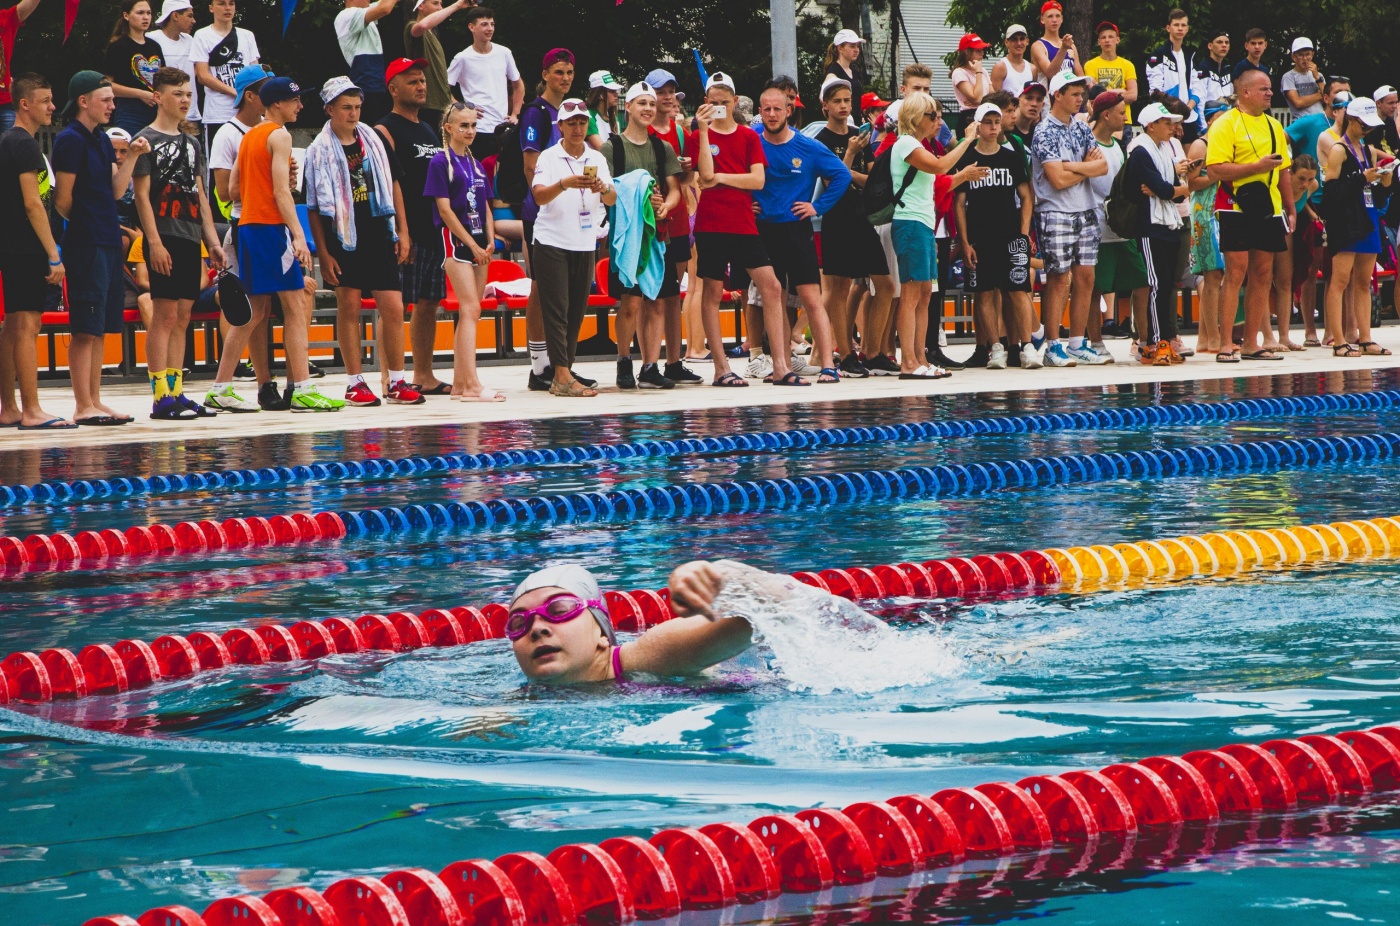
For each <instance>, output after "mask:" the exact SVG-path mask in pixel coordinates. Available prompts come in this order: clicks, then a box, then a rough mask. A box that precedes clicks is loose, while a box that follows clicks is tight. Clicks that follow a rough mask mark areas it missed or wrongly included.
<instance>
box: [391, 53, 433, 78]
mask: <svg viewBox="0 0 1400 926" xmlns="http://www.w3.org/2000/svg"><path fill="white" fill-rule="evenodd" d="M414 68H418V69H419V70H420V71H426V70H427V69H428V61H427V59H426V58H395V59H394V60H393V61H390V62H389V65H388V67H386V68H384V83H386V84H387V83H388V82H389V81H391V80H393V79H394V78H395V77H398V76H399V75H400V74H402V73H403V72H404V71H411V70H413V69H414Z"/></svg>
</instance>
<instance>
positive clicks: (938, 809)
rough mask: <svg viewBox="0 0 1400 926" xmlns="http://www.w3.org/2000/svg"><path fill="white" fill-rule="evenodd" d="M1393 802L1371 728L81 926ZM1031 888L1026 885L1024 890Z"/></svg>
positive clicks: (753, 887)
mask: <svg viewBox="0 0 1400 926" xmlns="http://www.w3.org/2000/svg"><path fill="white" fill-rule="evenodd" d="M1397 789H1400V727H1396V726H1380V727H1373V728H1372V729H1370V730H1351V731H1347V732H1344V733H1339V734H1337V735H1335V736H1329V735H1321V734H1315V735H1308V736H1300V737H1298V738H1296V739H1276V740H1270V741H1268V742H1265V743H1261V744H1257V745H1256V744H1249V743H1238V744H1231V745H1228V746H1222V747H1220V748H1219V749H1203V750H1198V751H1196V752H1189V753H1187V754H1186V755H1184V756H1180V757H1177V756H1153V757H1150V758H1146V759H1142V760H1140V761H1137V762H1116V763H1113V764H1112V765H1109V766H1106V767H1105V768H1102V769H1100V770H1098V771H1073V772H1065V773H1062V774H1059V775H1032V776H1030V777H1027V778H1023V779H1021V780H1020V781H1018V782H1016V783H1015V784H1011V783H1009V782H995V783H989V784H982V785H978V786H976V787H972V788H966V787H964V788H946V789H944V790H942V791H939V792H937V793H935V794H932V795H927V796H926V795H919V794H906V795H901V796H898V797H892V798H890V799H888V800H885V801H860V802H857V803H854V804H851V805H850V806H848V807H846V808H844V809H842V810H836V809H832V808H826V807H822V808H812V809H808V810H801V811H798V812H797V813H773V814H765V815H763V816H761V817H758V818H757V819H755V820H752V821H750V822H749V823H748V824H747V825H742V824H737V823H712V824H709V825H708V826H702V827H699V828H693V827H685V828H678V829H666V830H662V831H660V832H658V833H656V834H655V835H653V836H651V837H650V838H649V839H643V838H641V837H640V836H635V835H627V836H617V837H614V838H611V839H605V840H603V841H602V842H600V843H598V844H593V843H577V844H571V845H564V846H560V847H559V848H557V849H555V850H554V851H553V852H550V853H549V855H547V856H543V855H539V854H537V853H534V852H511V853H507V854H506V855H503V856H501V857H500V858H497V859H495V860H494V861H488V860H486V859H471V860H468V861H461V862H454V863H452V864H450V865H448V866H447V867H446V868H444V869H442V871H440V872H438V873H436V874H434V873H433V872H431V871H428V870H426V869H422V868H406V869H401V870H398V871H393V872H390V873H388V874H386V875H383V876H381V877H378V878H375V877H367V876H365V877H353V878H345V879H342V880H339V881H336V882H335V883H333V884H331V885H330V886H329V887H327V888H326V889H325V890H324V891H321V892H317V891H314V890H312V889H311V888H309V887H293V888H282V889H279V890H275V891H272V892H271V893H269V894H266V895H264V896H262V897H257V896H254V895H251V894H245V895H242V896H238V897H226V898H222V899H220V900H216V901H214V903H212V904H211V905H209V907H207V908H206V909H205V910H204V912H203V913H202V914H199V913H196V912H194V911H193V910H191V909H189V908H188V907H183V906H164V907H156V908H154V909H152V910H148V911H146V912H145V913H143V914H142V915H141V916H140V917H138V918H137V919H134V920H133V919H132V918H130V917H128V916H124V915H114V916H101V917H96V918H94V919H91V920H88V921H87V923H86V924H85V926H356V924H374V926H443V924H463V923H478V924H479V923H491V924H501V926H526V924H550V926H573V924H575V923H577V924H586V923H619V924H620V923H628V922H631V921H633V920H637V919H661V918H664V917H670V916H675V915H676V914H678V913H680V912H681V911H682V910H687V909H706V908H716V907H728V906H732V905H734V904H738V903H755V902H759V901H763V900H766V899H769V898H773V897H776V896H777V895H779V894H784V893H787V894H809V893H814V892H817V891H821V890H825V889H827V888H830V887H832V886H834V885H854V884H863V883H867V882H870V881H873V880H874V879H875V878H876V877H877V876H880V875H892V876H898V875H907V874H910V873H912V872H915V871H919V870H924V869H935V868H941V867H944V866H949V865H955V864H957V863H959V862H961V861H963V859H964V858H967V857H969V856H972V857H977V856H981V857H998V856H1010V855H1015V854H1025V855H1028V856H1030V855H1033V854H1035V853H1039V854H1040V855H1041V856H1042V859H1045V858H1048V857H1049V855H1050V853H1049V852H1048V851H1047V850H1050V849H1052V848H1053V847H1054V846H1057V845H1071V846H1073V845H1081V846H1084V847H1085V849H1086V851H1085V856H1084V860H1083V861H1081V862H1080V863H1079V865H1076V868H1075V870H1076V871H1079V870H1083V869H1082V868H1080V865H1082V866H1083V868H1088V867H1091V866H1093V865H1095V864H1096V863H1097V865H1098V867H1113V866H1115V865H1120V864H1121V863H1122V854H1123V852H1131V851H1132V848H1131V846H1132V844H1133V843H1134V842H1135V839H1133V838H1126V839H1125V840H1124V841H1125V842H1126V843H1127V844H1128V848H1126V849H1125V850H1123V852H1118V853H1114V854H1112V857H1104V858H1100V857H1099V855H1098V854H1097V853H1092V852H1090V851H1089V850H1090V849H1092V848H1093V847H1094V846H1095V845H1096V843H1097V837H1098V836H1099V835H1100V834H1109V835H1120V836H1123V837H1131V836H1135V835H1136V834H1138V833H1140V832H1141V833H1143V834H1144V835H1147V834H1151V833H1153V832H1163V831H1165V832H1171V830H1170V829H1167V828H1180V827H1182V825H1183V824H1196V825H1199V826H1205V827H1210V826H1214V825H1217V824H1218V821H1219V820H1220V819H1221V817H1222V816H1224V817H1231V816H1240V817H1261V816H1264V815H1266V814H1267V815H1275V814H1287V813H1290V812H1296V808H1297V807H1298V806H1299V805H1306V804H1312V805H1319V804H1324V805H1325V804H1335V803H1338V802H1341V801H1349V800H1354V799H1356V798H1360V797H1364V796H1365V795H1368V794H1371V793H1372V792H1376V791H1393V790H1397ZM1246 838H1248V837H1246ZM1255 838H1258V837H1255ZM1036 871H1038V869H1036V868H1031V869H1028V872H1029V876H1034V873H1035V872H1036Z"/></svg>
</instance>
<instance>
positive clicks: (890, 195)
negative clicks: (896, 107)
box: [860, 145, 918, 225]
mask: <svg viewBox="0 0 1400 926" xmlns="http://www.w3.org/2000/svg"><path fill="white" fill-rule="evenodd" d="M893 158H894V145H890V146H889V147H888V148H886V149H885V150H884V152H883V153H882V154H881V155H880V156H879V157H878V158H876V159H875V164H874V165H873V166H872V167H871V168H870V173H869V174H868V175H867V177H866V181H865V188H864V189H862V190H861V191H860V203H861V208H863V209H864V210H865V214H866V217H867V218H868V219H869V220H870V224H871V225H886V224H888V223H889V222H890V221H891V220H892V219H893V218H894V210H895V207H896V206H902V205H904V194H905V192H906V191H907V190H908V189H909V184H911V183H913V182H914V176H915V174H916V173H917V172H918V168H916V167H914V166H912V165H910V167H909V169H908V170H907V171H905V173H904V179H903V180H902V181H901V182H900V184H899V190H898V191H896V190H895V188H894V176H893V174H891V173H890V165H891V163H893Z"/></svg>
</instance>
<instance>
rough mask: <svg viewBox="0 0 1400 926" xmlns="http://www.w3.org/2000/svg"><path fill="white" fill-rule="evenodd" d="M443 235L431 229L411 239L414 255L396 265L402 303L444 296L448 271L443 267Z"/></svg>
mask: <svg viewBox="0 0 1400 926" xmlns="http://www.w3.org/2000/svg"><path fill="white" fill-rule="evenodd" d="M443 257H444V255H443V245H442V235H441V234H440V233H439V230H438V229H436V228H435V229H433V233H432V234H430V235H420V236H419V237H416V238H414V239H413V256H412V258H411V259H410V260H409V262H408V263H406V264H400V265H399V283H400V286H401V288H402V289H403V301H404V304H405V305H417V304H418V303H420V302H440V301H441V300H443V299H446V298H447V275H446V273H445V272H444V271H443V269H442V262H443Z"/></svg>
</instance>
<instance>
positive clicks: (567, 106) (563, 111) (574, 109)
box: [559, 101, 588, 121]
mask: <svg viewBox="0 0 1400 926" xmlns="http://www.w3.org/2000/svg"><path fill="white" fill-rule="evenodd" d="M586 115H588V106H587V104H584V103H579V102H575V101H570V102H568V103H564V104H562V105H561V106H560V107H559V119H560V121H562V120H564V119H567V118H569V117H570V116H586Z"/></svg>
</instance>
